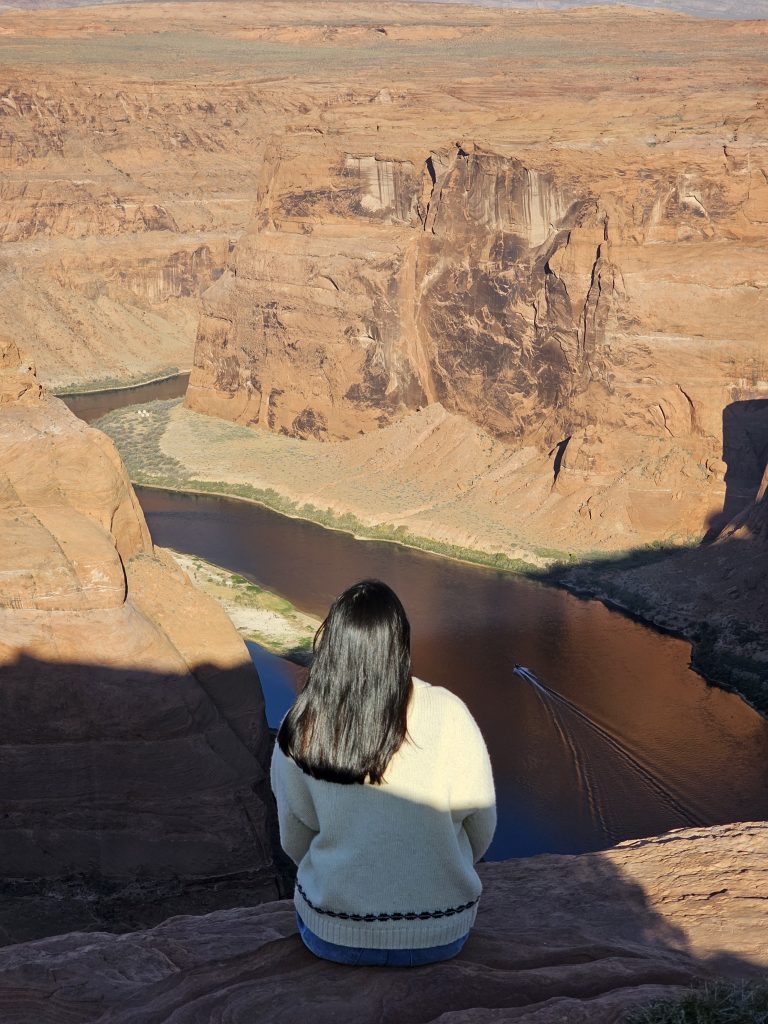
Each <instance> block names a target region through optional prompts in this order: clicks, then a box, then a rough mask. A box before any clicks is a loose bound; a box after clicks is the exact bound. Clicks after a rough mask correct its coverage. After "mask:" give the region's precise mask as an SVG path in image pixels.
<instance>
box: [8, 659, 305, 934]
mask: <svg viewBox="0 0 768 1024" xmlns="http://www.w3.org/2000/svg"><path fill="white" fill-rule="evenodd" d="M256 678H257V677H256V676H255V674H253V673H252V672H251V670H250V667H249V671H248V672H247V673H244V672H243V671H242V665H234V666H232V667H231V668H226V667H224V668H222V667H221V666H218V665H215V664H199V665H196V666H195V667H194V669H193V670H191V671H190V673H189V674H187V675H177V674H174V673H169V672H151V671H148V670H147V669H144V668H131V667H120V668H114V667H111V668H105V667H103V666H96V665H89V664H82V663H67V664H57V663H49V662H46V661H41V660H38V659H36V658H32V657H29V656H26V655H23V654H22V655H19V656H18V657H17V658H16V660H15V661H13V662H11V663H7V664H5V665H3V666H2V667H0V723H1V725H0V763H1V764H2V780H3V781H2V787H1V788H0V809H1V810H0V876H1V880H0V944H2V943H9V942H18V941H23V940H26V939H32V938H37V937H40V936H45V935H51V934H56V933H59V932H67V931H72V930H75V929H77V930H83V931H86V930H94V929H104V928H106V929H109V930H114V931H123V930H126V929H132V928H142V927H147V926H150V925H153V924H155V923H157V922H159V921H162V920H164V919H165V918H167V917H169V916H171V915H173V914H180V913H193V912H194V913H200V912H205V911H208V910H215V909H219V908H222V907H232V906H238V905H244V904H245V905H249V904H255V903H260V902H262V901H263V900H267V899H270V900H271V899H275V898H277V897H279V896H281V895H285V894H286V893H287V892H288V891H290V887H291V883H292V878H293V871H292V866H291V865H290V863H289V862H288V860H287V858H286V857H285V855H284V854H283V853H282V851H281V850H280V847H279V841H278V835H277V825H276V815H275V809H274V801H273V797H272V792H271V789H270V786H269V780H268V764H269V756H270V751H271V742H270V737H269V735H268V732H267V728H266V722H265V720H264V712H263V697H262V694H261V691H260V689H259V686H258V683H257V682H256Z"/></svg>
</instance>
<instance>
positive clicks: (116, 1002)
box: [0, 657, 768, 1024]
mask: <svg viewBox="0 0 768 1024" xmlns="http://www.w3.org/2000/svg"><path fill="white" fill-rule="evenodd" d="M195 673H196V675H197V674H198V673H201V674H202V676H203V677H204V678H205V686H204V687H201V686H200V685H196V683H197V682H198V680H197V679H196V678H195V677H193V676H190V677H178V676H174V675H169V674H153V673H149V672H147V671H145V670H141V671H138V670H137V671H131V670H130V669H120V670H116V669H104V668H102V667H97V666H92V665H83V664H77V665H61V664H48V663H45V662H40V661H36V660H34V659H31V658H28V657H20V658H19V659H18V660H17V661H16V662H15V663H14V664H13V665H11V666H7V667H6V668H5V669H4V670H3V672H2V676H0V704H1V705H2V706H1V708H0V710H2V722H3V731H2V741H3V744H2V752H1V753H2V759H3V774H4V785H3V790H2V803H3V808H2V812H3V813H2V819H0V851H2V852H1V854H0V860H1V863H0V869H1V870H2V874H3V876H4V879H5V880H4V887H5V893H4V896H5V897H6V898H5V899H4V901H3V904H4V914H5V929H6V940H9V939H10V940H11V941H16V942H18V941H19V939H23V938H31V937H34V936H36V935H45V934H48V935H49V936H50V935H52V933H60V934H55V935H53V937H49V938H41V939H39V940H37V941H32V942H22V944H20V945H19V944H17V945H8V946H6V947H5V948H4V949H2V950H0V1018H2V1020H3V1021H4V1022H6V1024H30V1022H32V1021H34V1022H35V1024H47V1022H49V1021H50V1022H51V1024H54V1022H55V1024H60V1022H61V1021H63V1020H66V1021H67V1024H86V1022H88V1024H95V1022H100V1024H118V1022H119V1024H129V1022H131V1024H139V1022H141V1024H153V1022H156V1024H160V1022H161V1021H162V1022H167V1021H169V1020H173V1021H174V1024H193V1022H195V1024H198V1022H199V1024H202V1022H206V1024H208V1022H219V1021H220V1022H224V1021H227V1022H232V1021H240V1020H242V1021H252V1020H268V1021H270V1022H280V1021H284V1022H294V1021H295V1022H298V1021H303V1020H305V1019H306V1014H307V1007H308V1005H310V1004H311V1008H312V1018H313V1020H314V1021H317V1022H318V1024H323V1022H326V1021H327V1022H331V1021H333V1022H334V1024H336V1022H337V1021H339V1020H354V1021H356V1022H358V1024H368V1022H370V1024H373V1022H376V1024H390V1022H391V1024H395V1022H397V1024H409V1022H414V1024H415V1022H422V1021H432V1020H435V1019H437V1018H438V1017H440V1016H441V1015H445V1014H451V1015H452V1016H451V1017H446V1018H445V1019H446V1021H447V1020H449V1019H450V1020H456V1021H457V1022H458V1021H461V1020H473V1021H478V1022H479V1021H483V1022H489V1021H501V1020H504V1021H507V1020H515V1019H525V1018H529V1019H530V1020H532V1021H533V1020H534V1019H535V1020H536V1022H537V1024H542V1022H547V1021H550V1022H552V1024H554V1022H555V1021H562V1020H563V1019H565V1018H566V1015H567V1019H569V1020H571V1021H584V1022H585V1024H586V1022H587V1021H589V1022H590V1024H597V1022H599V1021H606V1022H607V1021H618V1020H620V1019H621V1016H622V1015H623V1013H624V1011H625V1010H626V1008H627V1007H628V1006H630V1005H633V1004H634V1003H636V1002H638V1001H645V1000H647V999H649V998H651V997H653V996H657V995H664V994H669V993H670V992H675V991H677V990H678V989H679V988H680V986H686V985H688V984H690V983H691V982H695V981H698V980H700V979H703V978H708V977H711V976H713V975H716V974H720V973H726V974H727V975H729V976H736V977H742V976H748V975H750V974H752V973H755V972H756V971H758V970H759V968H760V967H761V966H764V965H763V964H761V962H760V959H759V958H757V957H755V956H754V955H753V954H754V949H756V948H757V946H758V938H759V936H760V935H761V934H764V926H765V923H766V922H765V921H764V920H762V922H761V921H760V919H759V917H760V915H761V914H762V916H763V918H764V917H765V914H766V904H765V901H764V900H762V901H760V900H758V899H755V898H754V893H755V892H759V891H760V884H761V883H760V879H759V878H758V877H757V874H758V868H757V867H755V863H756V862H757V861H756V858H758V856H759V863H760V865H762V866H763V867H762V870H764V864H765V862H766V856H765V854H766V852H768V850H766V841H765V836H766V828H768V827H766V826H760V825H754V826H720V827H718V828H715V829H693V830H688V831H686V832H681V833H672V834H670V835H668V836H664V837H661V838H659V839H646V840H637V841H635V842H632V843H630V844H626V845H624V846H622V847H619V848H617V849H614V850H609V851H605V852H602V853H588V854H583V855H580V856H561V855H544V856H539V857H533V858H527V859H523V860H511V861H504V862H496V863H488V864H482V865H481V866H480V872H481V876H482V878H483V883H484V888H485V891H484V896H483V899H482V901H481V909H480V913H479V916H478V921H477V925H476V928H475V930H474V931H473V934H472V936H471V938H470V940H469V942H468V943H467V945H466V947H465V948H464V950H463V951H462V953H461V954H460V955H459V957H457V958H456V959H455V960H453V961H451V962H448V963H445V964H440V965H434V966H431V967H427V968H420V969H418V970H417V971H393V970H390V971H387V970H381V969H375V968H361V969H352V968H345V967H339V966H337V965H332V964H328V963H326V962H323V961H319V960H317V959H316V958H314V957H313V956H312V954H310V953H309V952H308V951H306V950H305V949H304V947H303V946H302V945H301V942H300V940H299V938H298V935H297V932H296V921H295V915H294V910H293V905H292V902H291V901H290V900H286V899H275V898H274V897H276V896H280V895H285V894H286V889H288V890H289V889H290V885H286V882H287V878H286V877H285V876H283V879H282V882H277V881H276V873H275V870H274V867H273V866H271V865H269V866H268V868H266V869H265V867H264V858H265V855H267V854H269V852H270V851H271V852H272V853H273V854H274V843H275V835H274V832H270V829H273V826H274V822H273V819H272V818H271V816H270V815H268V814H263V815H262V818H261V821H260V822H259V821H258V820H257V819H256V817H255V816H254V813H255V811H254V809H255V808H256V807H257V806H258V804H257V803H254V801H253V794H254V793H255V792H256V791H257V790H258V788H259V787H263V785H264V780H265V776H264V770H263V760H262V761H261V762H259V759H258V758H255V757H254V756H253V750H252V749H250V748H252V747H253V748H254V749H255V747H257V746H260V744H261V742H262V739H261V738H260V737H259V736H252V737H249V726H248V712H247V708H246V707H245V706H244V705H243V703H242V700H241V699H238V700H237V701H235V702H233V699H232V693H231V692H228V687H229V684H230V683H231V680H229V679H228V676H227V673H226V672H221V670H220V669H216V668H215V667H214V666H200V667H199V668H197V669H196V670H195ZM254 696H255V695H254ZM257 704H258V702H257ZM254 745H255V746H254ZM377 796H378V798H379V799H380V800H382V801H384V802H392V801H394V802H396V803H402V802H403V800H402V798H400V797H397V796H392V795H390V794H387V793H386V792H384V791H380V792H378V793H377ZM408 803H409V806H408V807H407V808H406V809H405V810H406V813H407V815H409V816H410V817H411V818H412V821H413V828H412V837H413V838H412V841H413V846H414V849H417V847H418V822H419V821H420V820H423V817H424V815H429V814H432V813H435V812H434V811H432V810H431V809H430V808H428V807H423V806H419V805H414V804H412V803H411V802H408ZM401 810H402V808H398V817H400V816H401V814H400V811H401ZM380 817H381V820H386V818H387V813H386V809H384V812H383V814H382V815H381V816H380ZM753 862H755V863H753ZM351 870H352V869H351ZM265 871H267V872H268V873H267V874H265ZM281 890H282V891H281ZM413 899H414V901H415V902H416V901H417V894H416V893H414V894H413ZM255 904H258V905H255ZM213 908H217V909H215V910H214V912H213V913H206V912H207V911H210V910H213ZM221 908H224V909H221ZM737 908H738V909H737ZM403 909H405V908H403ZM415 909H423V908H421V907H420V906H415V907H414V910H415ZM428 909H439V908H428ZM180 913H181V914H186V915H190V914H194V915H202V916H173V915H178V914H180ZM724 921H725V922H728V927H727V930H726V929H724V928H723V927H722V923H723V922H724ZM155 922H162V923H160V924H157V925H156V926H155V927H149V928H148V927H147V926H151V925H154V924H155ZM731 925H732V926H731ZM119 933H122V934H119ZM725 934H727V942H726V941H725V940H723V939H721V938H720V936H721V935H725ZM756 937H757V938H756ZM534 1012H535V1014H536V1016H535V1017H534V1016H531V1014H532V1013H534ZM457 1014H458V1016H456V1015H457Z"/></svg>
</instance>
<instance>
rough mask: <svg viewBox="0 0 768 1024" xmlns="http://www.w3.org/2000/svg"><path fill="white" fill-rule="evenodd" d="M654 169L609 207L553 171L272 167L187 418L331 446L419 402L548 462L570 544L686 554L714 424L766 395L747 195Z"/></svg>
mask: <svg viewBox="0 0 768 1024" xmlns="http://www.w3.org/2000/svg"><path fill="white" fill-rule="evenodd" d="M404 150H407V152H408V155H407V157H406V155H405V153H404V152H403V151H404ZM618 156H619V154H613V159H614V161H617V160H618ZM670 156H672V157H673V160H672V163H670ZM675 156H678V157H679V154H667V155H666V156H665V157H664V158H661V159H658V158H656V159H654V158H650V157H649V159H648V165H647V166H645V167H638V166H635V167H633V168H632V175H633V180H632V181H631V182H622V186H621V191H620V192H617V191H616V180H617V175H619V174H620V175H621V176H622V177H623V175H624V170H623V168H621V167H619V166H615V165H614V166H613V167H612V168H602V169H600V170H599V171H597V173H595V168H594V164H590V165H589V166H586V165H585V162H584V161H583V160H581V161H580V160H578V159H575V158H573V157H570V159H569V161H568V162H567V163H566V161H565V160H564V158H563V157H562V156H559V155H558V157H557V159H556V160H552V159H550V160H548V161H546V162H545V161H544V160H543V159H542V157H541V156H539V157H538V159H537V162H536V164H532V163H530V162H525V163H524V162H523V161H521V160H519V159H517V158H516V157H515V156H514V155H511V154H503V153H501V152H498V151H492V150H488V149H482V148H479V147H476V146H474V145H472V144H469V143H462V144H459V145H458V146H456V147H453V148H450V147H449V148H446V149H444V150H440V151H434V150H433V151H432V152H430V153H425V152H424V150H422V151H421V152H419V151H418V150H415V149H414V147H413V146H410V147H405V146H400V147H399V152H398V153H397V154H396V155H395V156H392V157H385V156H384V155H381V154H379V153H376V152H375V151H373V152H371V151H369V152H368V153H366V154H363V155H361V153H360V151H359V150H358V151H357V152H349V151H340V150H335V149H334V148H333V147H332V146H330V145H328V144H326V143H325V142H324V141H323V140H320V141H317V142H314V141H312V140H303V142H302V146H301V147H300V148H299V147H296V146H295V145H290V144H286V146H285V148H280V147H279V146H276V149H275V152H274V153H273V157H272V159H271V161H270V162H269V163H268V164H267V165H266V167H265V171H264V177H263V182H262V191H261V199H260V209H259V214H258V216H257V218H256V220H255V222H254V224H253V225H252V227H251V229H250V230H249V231H248V232H247V233H246V235H245V236H244V238H243V239H242V240H241V242H240V244H239V245H238V247H237V250H236V254H235V257H234V260H233V262H232V264H231V266H230V268H229V269H228V271H227V272H226V273H225V275H224V276H222V278H220V279H219V281H217V283H216V284H215V286H213V287H212V288H211V289H209V290H208V292H206V293H205V296H204V307H203V316H202V318H201V323H200V328H199V332H198V339H197V345H196V350H195V368H194V370H193V374H192V377H191V380H190V388H189V394H188V399H187V404H188V405H189V406H190V407H191V408H194V409H197V410H199V411H204V412H209V413H215V414H217V415H222V416H225V417H227V418H231V419H234V420H236V421H237V422H240V423H244V424H247V425H251V426H254V427H260V428H265V429H270V430H275V431H279V432H281V433H286V434H289V435H292V436H298V437H315V438H321V439H329V440H339V439H344V438H348V437H351V436H352V435H354V434H355V433H357V432H358V431H367V430H373V429H376V428H378V427H382V426H385V425H387V424H389V423H391V422H393V421H394V420H396V419H398V418H401V417H402V416H404V415H406V414H408V413H409V412H410V411H413V410H416V409H418V408H420V407H421V406H423V405H427V404H431V403H435V402H438V403H440V404H442V405H443V406H444V407H445V408H447V409H448V410H450V411H451V412H454V413H457V414H459V415H461V416H463V417H465V418H466V419H468V420H469V421H471V422H472V423H473V424H476V425H478V426H481V427H483V428H484V429H485V430H487V431H488V432H490V433H491V434H493V435H494V436H495V437H497V438H499V439H501V440H502V441H503V442H504V443H505V444H506V445H508V446H509V447H513V448H524V447H526V446H528V445H534V446H535V447H536V448H537V449H538V450H539V451H540V452H541V453H542V455H546V456H548V465H547V466H546V467H545V468H544V472H545V473H546V475H548V476H549V477H550V480H551V481H552V482H553V483H554V486H555V489H556V491H557V493H558V495H559V496H560V497H561V498H562V499H563V500H562V502H561V508H560V513H561V515H566V516H573V517H575V516H578V517H580V519H581V520H582V521H584V522H582V523H581V524H580V523H579V521H578V519H575V522H574V527H575V530H574V532H578V531H579V530H582V532H590V531H591V533H592V535H593V536H596V537H600V536H602V538H603V539H606V540H607V539H610V538H611V535H619V536H621V535H623V536H624V538H625V540H630V539H632V538H633V535H634V536H635V537H637V536H639V537H641V538H643V539H651V538H653V537H658V536H668V535H669V534H670V533H672V532H677V533H678V534H687V533H697V532H699V533H702V532H704V531H705V529H706V525H707V519H708V517H709V516H711V515H714V514H715V513H716V512H718V511H720V509H722V505H723V498H724V484H723V476H724V473H725V472H726V470H727V468H728V467H727V464H726V463H725V462H724V461H723V458H722V456H723V453H724V446H725V444H726V443H727V442H726V441H725V440H724V427H723V416H724V409H725V408H726V407H727V406H730V405H731V404H735V403H737V402H745V401H746V400H755V399H759V396H761V395H765V394H768V382H767V381H766V379H765V374H764V365H763V355H762V352H763V346H764V340H765V339H764V330H765V327H764V325H765V322H766V316H767V314H768V298H767V296H768V290H766V281H768V278H766V276H765V275H766V273H768V263H766V255H765V251H764V249H763V248H762V246H761V245H760V244H758V240H759V237H760V232H761V227H760V225H761V224H762V222H763V219H764V217H765V216H767V215H766V213H765V210H764V202H763V200H764V197H763V191H764V186H762V185H761V184H760V182H761V181H763V180H764V176H763V174H762V172H761V171H759V170H757V169H756V168H755V166H754V164H753V160H754V159H757V157H756V156H755V155H753V154H752V152H751V151H749V150H741V151H736V150H734V149H730V150H727V151H726V152H725V153H723V152H722V151H721V152H720V153H719V154H718V155H717V157H715V155H714V154H707V155H706V156H705V158H704V159H703V160H702V158H701V156H700V157H699V158H698V159H699V163H698V165H697V166H696V167H695V168H694V167H690V166H688V167H687V169H686V170H685V171H683V172H681V171H680V169H679V168H677V169H675V168H674V157H675ZM635 158H636V157H635ZM702 163H704V164H705V165H706V166H701V164H702ZM747 164H749V167H747ZM766 194H767V195H768V193H766ZM764 432H765V438H766V441H768V422H767V423H766V424H764ZM478 468H479V469H481V470H482V468H483V467H478ZM761 468H762V467H761ZM734 493H735V492H734ZM600 520H604V522H602V523H601V522H600ZM585 527H586V530H585V529H584V528H585Z"/></svg>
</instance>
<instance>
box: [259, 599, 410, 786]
mask: <svg viewBox="0 0 768 1024" xmlns="http://www.w3.org/2000/svg"><path fill="white" fill-rule="evenodd" d="M314 652H315V654H314V659H313V661H312V667H311V668H310V670H309V676H308V678H307V682H306V685H305V687H304V689H303V690H302V691H301V693H300V694H299V696H298V697H297V698H296V702H295V703H294V705H293V707H292V708H291V710H290V711H289V712H288V714H287V715H286V716H285V718H284V719H283V723H282V725H281V726H280V731H279V732H278V734H277V742H278V743H279V744H280V749H281V750H282V751H283V753H284V754H286V755H287V756H288V757H292V758H293V760H294V761H295V762H296V764H297V765H298V766H299V767H300V768H301V769H302V770H303V771H305V772H306V773H307V774H308V775H312V776H314V778H316V779H327V780H328V781H329V782H341V783H345V784H348V783H352V782H365V781H366V779H367V780H368V781H369V782H373V783H380V782H381V780H382V776H383V775H384V772H385V771H386V768H387V765H388V764H389V761H390V759H391V757H392V755H393V754H394V753H395V751H396V750H398V749H399V748H400V746H401V745H402V744H403V741H404V740H405V735H406V724H407V723H406V712H407V709H408V700H409V698H410V695H411V688H412V685H413V684H412V682H411V627H410V625H409V623H408V617H407V616H406V614H405V609H404V608H403V606H402V604H401V603H400V600H399V598H398V596H397V594H395V592H394V591H393V590H391V589H390V588H389V587H388V586H387V585H386V583H382V582H380V581H379V580H362V581H361V582H360V583H355V585H354V586H352V587H349V589H348V590H345V591H344V593H343V594H341V595H340V596H339V597H337V598H336V600H335V601H334V602H333V604H332V605H331V609H330V611H329V612H328V615H327V617H326V619H325V622H323V624H322V625H321V626H320V628H319V629H318V631H317V634H316V635H315V644H314Z"/></svg>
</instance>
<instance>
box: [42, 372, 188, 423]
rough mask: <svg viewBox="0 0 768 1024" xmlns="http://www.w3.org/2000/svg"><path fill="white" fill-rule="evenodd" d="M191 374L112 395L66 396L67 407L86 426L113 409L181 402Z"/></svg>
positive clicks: (105, 392) (108, 393)
mask: <svg viewBox="0 0 768 1024" xmlns="http://www.w3.org/2000/svg"><path fill="white" fill-rule="evenodd" d="M188 383H189V374H188V373H177V374H176V376H175V377H166V379H165V380H157V381H153V382H151V383H149V384H137V385H136V387H135V388H116V389H112V390H109V391H89V392H88V393H86V394H82V395H62V396H61V399H62V401H63V402H64V403H65V405H66V406H67V407H68V408H69V409H71V410H72V412H73V413H74V414H75V416H79V417H80V419H81V420H85V422H86V423H92V422H93V421H94V420H97V419H99V417H100V416H106V415H107V413H108V412H112V410H113V409H124V408H125V407H126V406H128V405H138V404H139V403H143V402H159V401H163V400H165V399H168V398H181V397H182V396H183V395H185V394H186V393H187V384H188Z"/></svg>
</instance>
